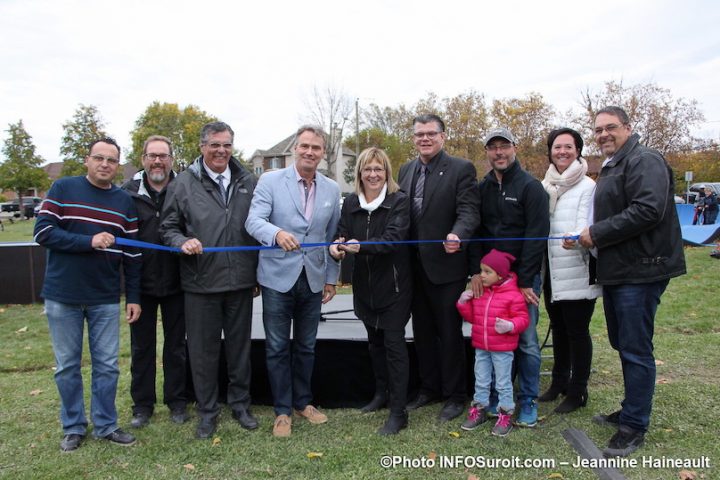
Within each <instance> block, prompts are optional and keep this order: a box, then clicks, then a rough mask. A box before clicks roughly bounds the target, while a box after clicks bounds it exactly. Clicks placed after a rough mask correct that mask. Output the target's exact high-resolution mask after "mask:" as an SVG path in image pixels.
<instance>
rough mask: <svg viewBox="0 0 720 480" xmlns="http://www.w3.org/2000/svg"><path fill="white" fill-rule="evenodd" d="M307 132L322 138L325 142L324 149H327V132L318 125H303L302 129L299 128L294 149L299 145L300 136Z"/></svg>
mask: <svg viewBox="0 0 720 480" xmlns="http://www.w3.org/2000/svg"><path fill="white" fill-rule="evenodd" d="M305 132H312V133H314V134H315V135H317V136H318V137H320V138H321V139H322V141H323V148H327V143H328V140H327V133H325V130H323V129H322V127H320V126H318V125H310V124H307V125H303V126H301V127H300V128H298V130H297V132H296V133H295V142H294V144H293V147H297V144H298V138H300V135H302V134H303V133H305Z"/></svg>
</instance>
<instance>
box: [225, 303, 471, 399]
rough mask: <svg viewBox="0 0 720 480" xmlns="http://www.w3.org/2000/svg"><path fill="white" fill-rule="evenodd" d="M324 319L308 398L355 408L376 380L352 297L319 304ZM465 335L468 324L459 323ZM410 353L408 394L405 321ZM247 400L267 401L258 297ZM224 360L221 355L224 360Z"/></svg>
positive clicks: (414, 377) (412, 388)
mask: <svg viewBox="0 0 720 480" xmlns="http://www.w3.org/2000/svg"><path fill="white" fill-rule="evenodd" d="M322 311H323V318H324V321H322V322H320V325H319V327H318V336H317V344H316V347H315V371H314V374H313V394H314V399H313V402H314V404H315V405H319V406H322V407H326V408H340V407H360V406H362V405H364V404H365V403H367V402H368V401H369V400H370V399H371V398H372V396H373V394H374V393H375V380H374V377H373V372H372V366H371V365H370V357H369V355H368V347H367V333H366V332H365V327H364V326H363V324H362V322H361V321H360V320H358V319H357V318H356V317H355V315H354V314H353V312H352V295H336V296H335V298H333V299H332V300H331V301H330V302H329V303H328V304H326V305H324V306H323V309H322ZM464 332H465V335H466V337H468V336H469V333H470V325H469V324H465V325H464ZM406 338H407V340H408V352H409V355H410V384H409V394H410V395H409V398H410V399H412V398H413V396H414V395H415V393H416V392H417V388H418V385H419V379H418V374H417V369H416V365H417V362H416V357H415V346H414V343H413V341H412V327H411V326H410V322H408V326H407V329H406ZM465 349H466V353H467V355H466V356H467V362H468V363H467V367H468V368H467V372H468V395H471V393H472V391H473V381H474V380H473V373H472V369H473V364H474V358H475V357H474V350H473V348H472V345H470V340H469V338H466V342H465ZM251 355H252V360H251V362H252V383H251V387H250V388H251V394H252V403H253V404H259V405H271V404H272V397H271V395H270V385H269V383H268V380H267V369H266V366H265V332H264V330H263V325H262V300H261V299H260V298H259V297H258V298H256V299H255V303H254V306H253V326H252V354H251ZM223 362H224V358H223ZM220 379H221V380H220V396H221V397H222V398H224V395H225V391H226V384H227V371H226V370H225V368H224V366H221V368H220Z"/></svg>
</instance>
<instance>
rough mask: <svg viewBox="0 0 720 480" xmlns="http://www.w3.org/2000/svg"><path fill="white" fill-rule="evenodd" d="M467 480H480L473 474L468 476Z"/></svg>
mask: <svg viewBox="0 0 720 480" xmlns="http://www.w3.org/2000/svg"><path fill="white" fill-rule="evenodd" d="M467 480H480V479H479V478H478V477H477V476H475V475H473V474H472V473H471V474H470V475H468V478H467Z"/></svg>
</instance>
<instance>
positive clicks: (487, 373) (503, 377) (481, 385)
mask: <svg viewBox="0 0 720 480" xmlns="http://www.w3.org/2000/svg"><path fill="white" fill-rule="evenodd" d="M512 363H513V352H488V351H487V350H481V349H479V348H476V349H475V395H474V396H473V400H474V401H475V402H477V403H479V404H480V405H482V407H483V408H485V407H487V406H488V405H490V386H491V385H492V382H493V373H494V380H495V390H497V393H498V406H499V407H500V408H502V409H503V410H504V411H505V412H512V411H514V410H515V401H514V400H513V386H512Z"/></svg>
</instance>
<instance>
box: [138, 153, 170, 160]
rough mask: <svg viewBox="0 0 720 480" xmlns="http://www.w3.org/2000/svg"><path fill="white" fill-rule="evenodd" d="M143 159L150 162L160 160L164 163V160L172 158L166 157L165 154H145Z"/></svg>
mask: <svg viewBox="0 0 720 480" xmlns="http://www.w3.org/2000/svg"><path fill="white" fill-rule="evenodd" d="M143 157H145V158H147V159H148V160H152V161H155V160H160V161H163V162H164V161H165V160H167V159H169V158H172V155H168V154H167V153H146V154H145V155H143Z"/></svg>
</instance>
